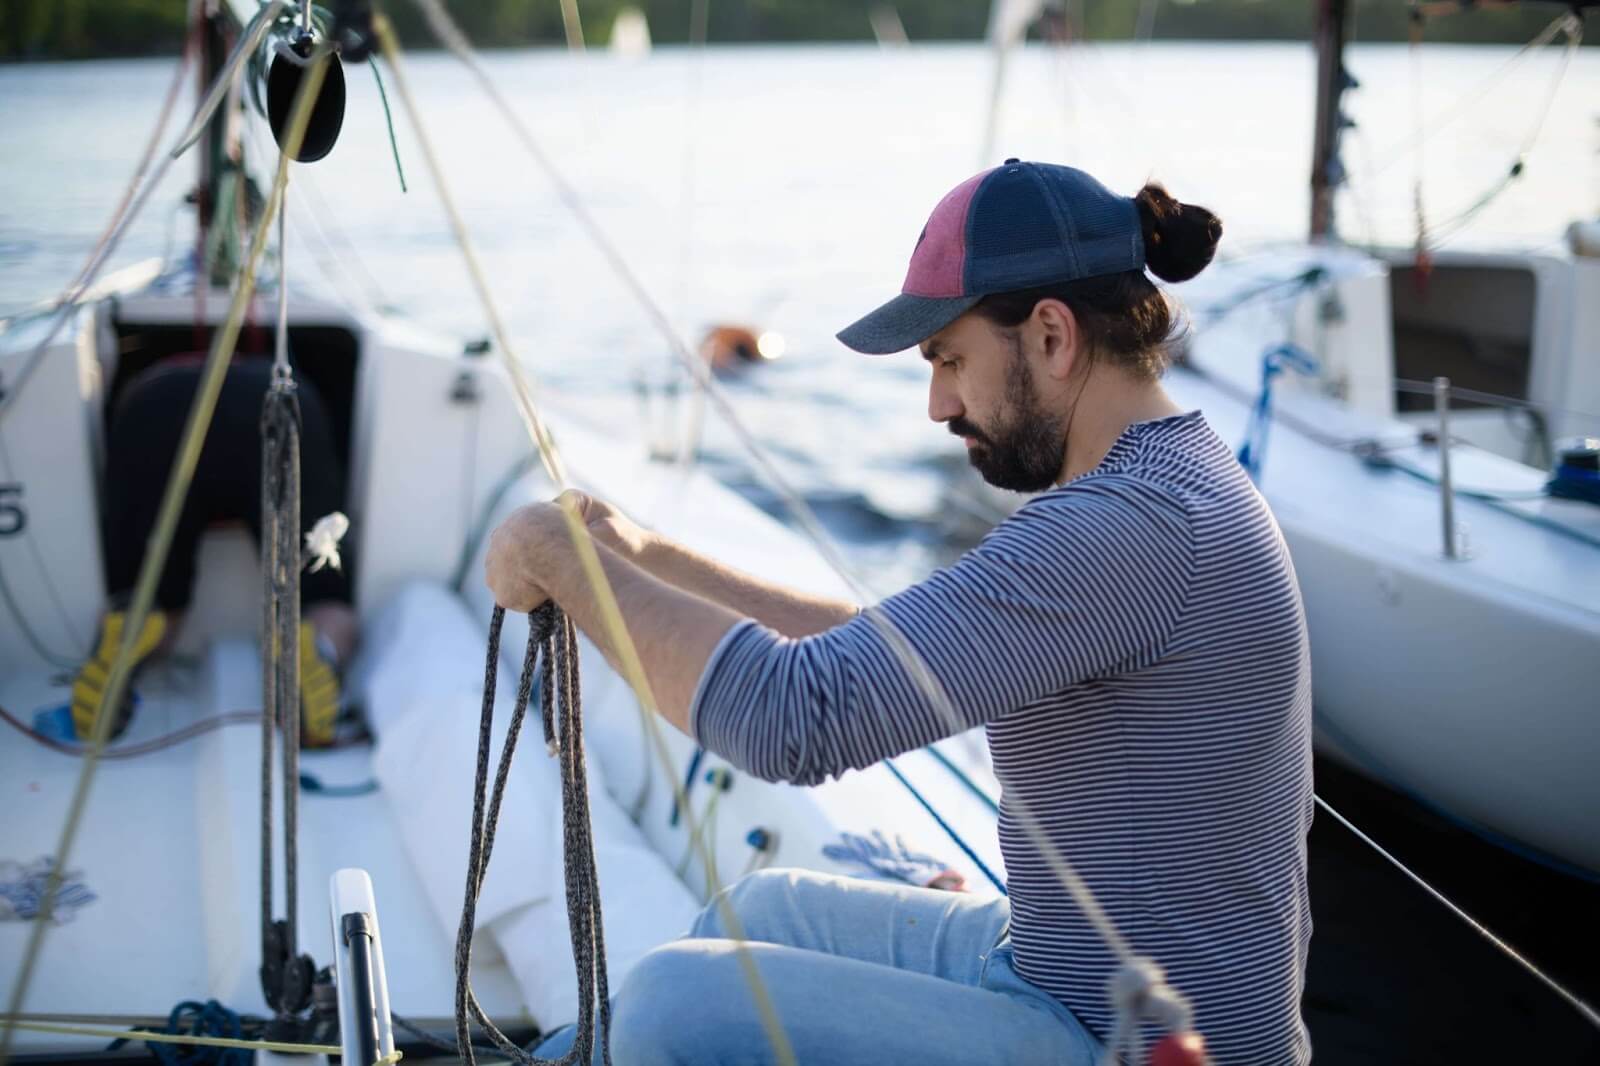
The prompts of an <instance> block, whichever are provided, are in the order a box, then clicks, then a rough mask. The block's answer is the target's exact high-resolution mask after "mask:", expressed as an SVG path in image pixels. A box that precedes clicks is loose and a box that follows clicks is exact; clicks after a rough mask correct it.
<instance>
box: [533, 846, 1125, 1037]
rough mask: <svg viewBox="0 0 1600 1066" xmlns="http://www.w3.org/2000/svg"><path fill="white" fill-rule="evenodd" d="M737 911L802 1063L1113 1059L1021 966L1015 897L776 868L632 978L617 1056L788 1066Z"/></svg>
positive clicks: (616, 1013) (624, 997)
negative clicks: (753, 975) (1013, 930)
mask: <svg viewBox="0 0 1600 1066" xmlns="http://www.w3.org/2000/svg"><path fill="white" fill-rule="evenodd" d="M727 910H731V911H732V912H733V914H734V915H736V916H737V924H738V926H739V927H740V929H741V931H742V933H743V935H744V938H745V939H746V940H747V941H749V943H747V944H745V945H744V946H743V949H742V950H743V951H745V952H748V953H749V957H750V961H753V962H754V964H755V968H756V970H757V971H758V972H759V974H760V978H761V985H762V987H763V988H764V989H765V991H766V994H767V996H768V997H770V999H771V1002H772V1004H773V1008H774V1010H775V1011H776V1013H777V1016H778V1017H777V1020H778V1024H779V1026H780V1027H781V1028H782V1030H783V1035H784V1036H785V1037H787V1039H788V1041H789V1046H790V1047H791V1048H792V1049H793V1051H794V1057H795V1060H796V1061H798V1062H799V1063H801V1064H802V1066H804V1064H807V1063H813V1062H817V1063H828V1064H830V1066H853V1064H856V1063H860V1064H863V1066H868V1064H870V1066H884V1064H897V1063H908V1064H909V1063H914V1064H917V1066H927V1064H934V1063H943V1062H948V1063H960V1064H961V1066H977V1064H980V1063H995V1064H1002V1063H1004V1064H1009V1066H1025V1064H1027V1063H1049V1064H1051V1066H1093V1064H1094V1063H1095V1062H1096V1061H1097V1058H1098V1055H1099V1053H1100V1044H1099V1043H1098V1042H1097V1041H1096V1040H1095V1038H1094V1037H1093V1036H1092V1035H1090V1034H1089V1032H1088V1031H1087V1030H1085V1029H1084V1027H1083V1026H1082V1025H1081V1024H1080V1023H1079V1022H1078V1020H1077V1019H1076V1018H1075V1017H1073V1015H1072V1012H1071V1011H1069V1010H1067V1008H1065V1007H1063V1006H1062V1005H1061V1004H1060V1003H1058V1002H1057V1001H1056V1000H1055V999H1053V998H1052V997H1051V996H1050V995H1049V994H1047V993H1045V992H1044V991H1042V990H1040V989H1038V988H1035V987H1034V986H1033V985H1031V984H1029V983H1028V982H1027V981H1024V980H1023V979H1022V978H1021V977H1019V976H1017V973H1016V971H1015V970H1013V969H1012V965H1011V941H1010V937H1009V936H1008V935H1007V934H1008V926H1009V920H1010V908H1009V906H1008V905H1007V904H1006V901H1005V900H1004V899H976V898H973V897H971V896H968V895H966V894H965V893H960V892H938V891H934V890H932V889H925V888H912V887H910V886H906V885H894V884H888V883H885V882H881V881H866V880H860V879H855V878H844V877H830V876H826V875H823V874H816V873H811V872H809V871H804V870H767V871H762V872H760V873H756V874H752V875H750V876H749V877H746V878H744V879H743V880H741V881H740V882H738V883H737V884H735V885H733V886H732V887H730V888H728V889H727V890H725V891H724V892H723V894H722V898H721V899H720V900H713V901H712V902H711V904H710V905H708V906H707V907H706V909H705V910H704V911H702V912H701V913H700V916H699V917H698V918H696V919H695V922H694V925H693V926H691V927H690V930H689V934H688V936H686V937H684V938H683V939H681V940H676V941H673V942H672V943H670V944H665V945H663V946H662V947H659V948H657V949H656V950H654V951H652V952H650V954H648V955H646V956H645V957H644V958H643V959H642V960H640V962H639V964H638V966H637V967H635V968H634V970H633V972H632V973H631V974H629V975H628V979H627V980H626V981H625V982H624V984H623V986H622V990H621V991H620V992H619V993H617V996H616V1000H615V1002H614V1010H613V1014H612V1034H611V1053H612V1059H613V1060H614V1062H615V1063H616V1066H643V1064H655V1063H663V1064H664V1063H704V1064H714V1063H740V1064H744V1063H771V1062H777V1061H780V1060H779V1056H778V1055H777V1054H776V1053H775V1052H774V1050H773V1046H772V1038H771V1036H770V1034H769V1033H768V1031H767V1028H766V1026H764V1025H763V1023H762V1015H761V1011H760V1010H759V1009H758V1007H757V1005H756V997H755V994H754V992H753V990H752V987H751V981H750V976H749V972H748V969H747V968H746V964H745V961H744V960H741V958H740V952H741V949H740V947H739V946H738V945H736V944H735V942H734V939H733V936H732V932H731V925H730V923H729V922H728V920H727V919H728V915H727ZM573 1035H574V1033H573V1029H572V1027H570V1026H568V1027H567V1028H565V1029H561V1030H559V1031H557V1032H555V1033H553V1034H552V1035H551V1036H550V1038H549V1039H547V1040H546V1041H545V1042H544V1043H543V1044H541V1045H540V1046H539V1047H538V1049H537V1050H536V1054H538V1055H539V1056H540V1057H543V1058H554V1057H557V1056H560V1055H562V1054H565V1053H566V1052H567V1051H568V1050H569V1049H570V1048H571V1046H572V1039H573ZM595 1061H596V1062H599V1061H600V1056H599V1051H598V1049H597V1050H596V1053H595Z"/></svg>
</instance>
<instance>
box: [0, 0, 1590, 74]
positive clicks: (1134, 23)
mask: <svg viewBox="0 0 1600 1066" xmlns="http://www.w3.org/2000/svg"><path fill="white" fill-rule="evenodd" d="M705 2H706V4H707V8H706V11H707V24H706V28H707V33H706V36H707V39H708V41H710V42H712V43H727V44H734V43H755V42H798V41H863V40H871V39H872V37H873V31H872V21H871V15H872V12H873V10H874V9H875V8H889V9H892V10H893V11H894V13H895V14H897V15H898V16H899V18H900V21H901V23H902V24H903V25H904V27H905V31H906V35H907V36H908V37H909V38H910V39H911V40H912V41H948V40H976V39H979V38H981V37H982V36H983V34H984V29H985V26H986V24H987V21H988V4H985V3H982V2H980V0H705ZM1057 2H1058V4H1059V2H1060V0H1057ZM692 3H693V0H579V3H578V7H579V10H580V13H581V18H582V22H583V32H584V37H585V40H586V41H587V42H588V43H590V44H593V45H604V44H605V43H606V42H607V41H608V40H609V39H610V36H611V26H612V24H613V22H614V21H615V19H616V16H617V14H618V12H619V11H621V10H623V9H624V8H628V7H637V8H638V9H640V10H641V11H643V12H644V14H645V16H646V18H647V19H648V21H649V24H650V32H651V35H652V37H653V38H654V39H655V40H656V41H657V42H658V43H666V44H670V43H676V42H681V41H684V40H686V39H687V38H688V35H689V20H690V13H691V12H690V9H691V5H692ZM1351 5H1352V9H1353V16H1352V29H1353V33H1352V38H1353V39H1354V40H1359V41H1403V40H1405V39H1406V36H1407V31H1408V14H1407V4H1406V3H1405V0H1351ZM1315 6H1316V0H1065V6H1064V17H1063V19H1062V20H1060V23H1058V24H1064V25H1065V27H1066V30H1067V34H1068V35H1069V36H1081V37H1085V38H1091V39H1096V40H1119V39H1128V38H1132V37H1135V36H1138V35H1143V34H1148V35H1149V36H1150V37H1153V38H1155V39H1157V40H1185V39H1187V40H1301V41H1303V40H1306V39H1308V37H1309V35H1310V33H1311V27H1312V20H1313V18H1314V8H1315ZM187 7H188V5H187V3H186V2H185V0H4V2H0V58H4V59H9V60H19V59H87V58H97V57H113V56H142V55H164V54H170V53H172V52H174V51H176V50H177V48H178V46H179V43H180V41H181V40H182V37H183V32H184V18H185V12H186V10H187ZM450 9H451V12H452V14H453V15H454V16H455V18H456V19H457V20H458V21H459V22H460V23H461V26H462V28H463V29H464V30H465V31H466V32H467V35H468V36H469V37H470V38H471V39H472V40H474V41H475V42H477V43H478V44H479V45H480V46H482V47H485V48H497V47H499V48H507V47H523V46H531V45H553V44H561V43H564V42H565V40H566V35H565V31H564V29H563V26H562V21H561V5H560V3H559V0H455V2H454V3H452V4H450ZM384 10H385V11H386V12H387V13H388V14H389V16H390V18H391V19H392V20H393V21H394V23H395V26H396V28H397V30H398V31H399V33H400V37H401V39H402V40H403V41H404V42H405V43H406V44H407V45H408V46H409V47H420V48H426V47H429V46H431V45H432V44H433V41H432V39H431V36H430V34H429V33H428V30H427V28H426V26H425V25H424V23H423V21H422V19H421V17H420V15H419V14H418V11H417V8H416V7H415V5H413V4H410V3H404V2H390V3H388V4H386V5H384ZM1559 11H1560V5H1558V4H1555V3H1549V2H1544V0H1538V2H1525V3H1522V4H1519V5H1517V6H1516V7H1513V8H1509V9H1496V10H1474V11H1469V12H1465V13H1462V14H1455V15H1449V16H1444V17H1437V18H1433V19H1430V20H1429V22H1428V24H1427V28H1426V34H1425V39H1426V40H1428V41H1432V42H1485V43H1486V42H1500V43H1521V42H1523V41H1526V40H1528V39H1530V38H1531V37H1533V36H1534V35H1535V34H1536V33H1538V32H1539V30H1540V28H1541V27H1543V26H1544V25H1545V24H1547V23H1548V22H1549V20H1550V19H1551V18H1552V17H1554V16H1555V15H1556V14H1558V13H1559ZM1594 36H1595V35H1593V34H1591V35H1589V38H1590V39H1591V40H1592V39H1593V38H1594Z"/></svg>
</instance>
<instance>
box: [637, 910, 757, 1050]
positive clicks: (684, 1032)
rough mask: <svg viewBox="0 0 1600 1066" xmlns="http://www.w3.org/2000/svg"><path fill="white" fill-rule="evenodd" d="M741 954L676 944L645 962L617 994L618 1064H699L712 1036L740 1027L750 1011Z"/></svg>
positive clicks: (710, 943) (715, 945) (707, 943)
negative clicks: (743, 1018) (742, 1014)
mask: <svg viewBox="0 0 1600 1066" xmlns="http://www.w3.org/2000/svg"><path fill="white" fill-rule="evenodd" d="M736 950H737V949H736V948H735V947H734V945H733V944H731V943H729V942H728V941H724V940H676V941H673V942H672V943H670V944H663V945H662V946H661V947H658V948H656V949H655V950H653V951H651V952H649V953H648V954H647V955H645V957H644V958H642V959H640V960H639V962H638V964H637V965H636V966H634V968H633V970H632V971H631V972H630V973H629V974H628V977H627V980H625V981H624V982H623V983H622V989H621V991H620V992H618V993H617V997H616V1008H615V1010H614V1011H613V1012H612V1016H611V1052H612V1058H613V1060H614V1061H616V1062H618V1063H629V1064H634V1063H648V1064H654V1063H660V1064H663V1066H665V1064H669V1063H671V1064H676V1063H691V1062H696V1061H700V1059H699V1057H698V1051H699V1050H703V1045H704V1043H705V1041H706V1040H707V1039H708V1036H709V1035H710V1034H716V1033H722V1032H726V1031H728V1030H729V1029H730V1028H733V1027H736V1026H737V1024H738V1019H739V1016H740V1013H741V1011H745V1009H746V1004H744V1003H743V1000H744V999H746V998H748V992H745V993H743V994H741V989H742V988H744V980H743V975H742V973H741V972H740V971H739V970H738V962H737V959H736V958H735V957H734V954H733V953H734V951H736Z"/></svg>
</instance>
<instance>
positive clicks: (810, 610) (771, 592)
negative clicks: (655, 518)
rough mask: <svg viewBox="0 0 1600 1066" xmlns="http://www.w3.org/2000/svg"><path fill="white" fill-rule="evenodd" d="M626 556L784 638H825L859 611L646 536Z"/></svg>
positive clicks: (848, 604)
mask: <svg viewBox="0 0 1600 1066" xmlns="http://www.w3.org/2000/svg"><path fill="white" fill-rule="evenodd" d="M627 554H628V558H629V559H630V560H631V561H632V562H634V563H635V564H637V565H638V566H640V567H642V568H643V569H645V570H647V571H649V573H650V574H651V575H652V576H654V577H655V578H657V579H658V580H660V581H664V582H666V583H667V584H669V585H673V586H675V587H677V588H680V589H683V590H684V591H685V592H692V593H694V594H695V595H696V596H700V597H702V598H704V599H707V600H710V601H711V602H713V603H719V604H721V605H722V606H724V607H726V608H728V609H729V610H730V611H733V612H734V613H735V614H738V615H742V616H743V617H746V618H754V619H755V620H756V621H758V622H760V623H761V624H762V625H764V626H768V627H770V628H772V629H775V630H777V631H778V632H779V633H782V634H783V635H784V636H786V637H808V636H811V635H812V634H815V633H822V632H825V631H826V630H829V629H832V628H833V627H834V626H837V625H843V624H844V623H845V622H848V621H850V619H852V618H854V617H855V616H856V614H857V613H858V612H859V610H860V608H859V607H858V606H857V605H856V604H854V603H851V602H849V601H848V600H834V599H829V598H827V597H824V596H815V595H812V594H810V593H807V592H801V591H799V590H798V589H792V588H788V587H786V586H783V585H780V584H777V583H776V582H770V581H763V580H762V579H761V578H758V577H755V576H753V575H751V574H746V573H743V572H742V571H739V570H735V569H734V568H733V567H731V566H725V565H723V564H722V563H719V562H717V561H716V560H714V559H708V558H706V557H705V556H703V555H700V554H698V553H696V552H694V551H692V550H691V549H689V548H686V547H684V546H683V545H682V544H679V543H678V542H676V541H674V540H671V539H669V538H667V537H664V536H661V535H659V534H655V533H646V534H645V536H644V538H643V543H642V544H641V545H640V546H639V547H638V549H637V550H635V551H633V552H630V553H627Z"/></svg>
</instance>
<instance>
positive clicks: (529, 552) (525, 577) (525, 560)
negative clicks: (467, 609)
mask: <svg viewBox="0 0 1600 1066" xmlns="http://www.w3.org/2000/svg"><path fill="white" fill-rule="evenodd" d="M556 538H560V540H557V539H556ZM571 542H572V541H571V535H570V533H569V530H568V527H567V517H566V515H564V514H562V513H561V505H560V504H559V503H532V504H529V505H528V506H526V507H519V508H517V509H516V510H515V511H513V512H511V514H509V515H507V516H506V520H505V521H504V522H501V523H500V524H499V525H498V526H496V527H495V531H494V532H493V533H491V534H490V535H489V550H488V552H487V553H486V554H485V556H484V560H483V579H484V583H485V584H487V585H488V586H489V591H490V592H492V593H494V601H495V602H496V603H498V604H499V605H500V606H502V607H504V608H505V609H506V610H508V611H517V612H521V613H526V612H528V611H531V610H533V609H534V608H535V607H537V606H539V605H540V604H541V603H543V602H544V601H546V600H548V599H549V598H550V595H549V593H547V592H546V591H545V583H546V579H547V575H548V574H549V572H550V567H551V566H552V565H553V564H554V562H555V557H556V556H558V555H560V554H565V553H562V552H561V551H560V549H561V548H562V547H565V546H566V545H568V544H571Z"/></svg>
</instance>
